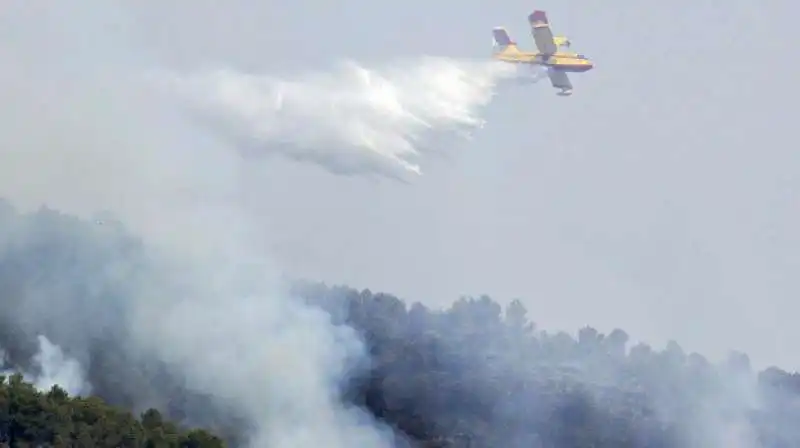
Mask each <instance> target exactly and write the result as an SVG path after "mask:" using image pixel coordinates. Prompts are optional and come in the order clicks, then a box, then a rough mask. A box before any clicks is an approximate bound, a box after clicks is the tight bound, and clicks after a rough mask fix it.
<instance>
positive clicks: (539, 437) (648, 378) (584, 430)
mask: <svg viewBox="0 0 800 448" xmlns="http://www.w3.org/2000/svg"><path fill="white" fill-rule="evenodd" d="M0 236H1V238H0V244H2V250H1V251H0V347H1V348H2V353H3V356H2V359H3V366H2V368H3V370H4V371H6V372H8V374H10V373H11V372H23V373H24V374H25V376H26V378H27V379H29V381H30V382H31V383H32V384H26V383H24V382H22V378H21V377H19V376H12V377H11V379H10V381H9V380H6V381H5V382H4V383H3V385H2V388H0V436H2V437H3V438H4V439H3V440H4V441H5V443H12V446H24V444H21V443H22V442H23V441H24V442H27V443H40V442H41V443H45V444H46V443H54V444H56V445H55V446H70V445H69V444H66V445H65V444H64V443H65V441H68V440H78V441H80V442H79V443H85V444H83V445H73V446H187V447H188V446H219V444H221V442H219V441H216V440H215V439H214V436H212V435H211V433H214V434H219V436H220V437H221V438H222V439H224V440H226V441H227V443H228V444H229V445H230V446H239V445H242V444H244V443H245V442H244V441H245V440H247V437H248V433H249V432H251V430H252V429H253V427H254V426H255V425H258V424H260V423H262V422H254V421H250V420H248V417H247V415H246V413H245V412H244V411H243V410H241V409H237V408H235V407H233V406H231V404H230V402H229V401H226V398H225V397H220V396H215V395H213V394H211V393H205V392H204V391H203V390H199V388H198V387H196V385H194V386H193V385H192V384H189V383H187V381H186V379H185V378H184V377H183V376H181V375H180V374H179V373H176V370H175V369H174V368H173V367H174V365H175V363H176V362H179V361H180V360H175V359H162V358H159V357H158V356H155V355H154V354H152V353H150V352H147V351H146V350H143V349H142V348H141V347H139V346H137V345H136V344H134V343H133V342H132V341H133V336H132V335H131V332H132V329H131V325H130V321H131V319H130V315H131V313H132V311H131V310H132V307H131V304H133V303H136V301H137V300H141V298H140V297H139V296H137V294H142V293H143V291H152V290H149V289H143V288H142V287H141V285H151V284H152V283H154V282H156V280H157V279H158V278H160V277H159V275H161V276H162V277H163V272H158V270H157V269H153V268H151V267H150V266H151V263H152V260H153V257H154V255H153V254H152V253H150V252H148V250H147V249H146V245H145V244H144V242H142V241H140V240H139V239H137V238H135V237H134V236H132V235H131V234H130V233H129V232H128V231H127V230H126V229H125V228H124V226H123V225H121V224H120V223H117V222H114V221H113V220H111V219H104V220H94V219H91V220H88V219H87V220H82V219H78V218H76V217H73V216H68V215H64V214H61V213H58V212H55V211H53V210H49V209H42V210H39V211H38V212H35V213H20V212H18V211H16V210H15V209H14V208H13V207H11V206H10V205H8V204H0ZM134 286H135V287H134ZM287 293H288V294H289V295H290V296H291V297H293V300H296V301H298V302H301V303H304V304H307V305H308V306H310V307H312V308H319V309H322V310H324V311H325V313H326V315H327V316H329V318H330V319H331V320H332V321H333V323H334V324H335V325H338V326H349V327H352V328H353V329H354V330H355V331H356V333H357V334H358V335H360V336H361V339H363V341H364V343H365V345H366V349H367V351H368V353H369V357H368V359H366V360H360V361H357V362H356V363H355V365H353V366H351V367H350V368H349V370H348V374H347V375H346V377H345V378H343V380H344V381H343V382H341V383H340V384H336V388H337V389H336V392H337V395H338V401H341V403H342V406H343V407H345V408H347V407H352V406H355V407H360V408H362V409H365V410H367V411H368V413H369V414H370V415H372V416H374V417H375V419H377V420H378V421H380V422H383V423H385V424H387V425H388V426H390V427H391V428H393V429H394V430H395V432H396V433H397V444H398V445H400V446H407V445H413V446H422V447H439V446H440V447H450V446H452V447H459V446H469V447H472V448H478V447H487V448H495V447H503V448H506V447H508V448H517V447H519V448H523V447H524V448H530V447H554V448H567V447H569V448H571V447H594V448H601V447H614V448H618V447H676V448H678V447H681V448H683V447H702V448H722V447H734V446H736V447H762V446H763V447H790V446H792V447H793V446H800V428H798V426H797V425H796V424H795V422H796V421H797V420H798V419H800V378H798V377H797V375H796V374H790V373H787V372H784V371H782V370H780V369H777V368H771V369H767V370H765V371H762V372H754V371H753V370H752V369H751V367H750V365H749V360H748V357H747V355H745V354H741V353H732V354H731V356H730V357H729V359H728V360H727V361H725V362H723V363H720V364H713V363H711V362H709V361H708V360H706V359H705V358H703V356H701V355H699V354H695V353H686V352H684V350H683V349H681V347H680V346H679V345H678V344H677V343H674V342H673V343H670V344H668V345H667V347H665V348H664V349H655V348H651V347H649V346H647V345H643V344H639V345H635V346H633V347H631V346H630V345H631V344H629V335H628V334H626V333H625V331H623V330H614V331H612V332H610V333H609V334H601V333H599V332H598V331H596V330H594V329H592V328H591V327H589V326H587V327H585V328H582V329H578V331H577V332H576V333H575V334H574V335H571V334H567V333H553V332H546V331H542V330H541V329H540V328H538V327H537V324H536V310H526V309H525V307H524V306H523V305H522V303H521V301H513V302H512V303H510V305H508V306H505V307H504V306H501V305H500V304H499V303H498V302H496V301H494V300H493V299H491V298H489V297H476V298H471V297H465V298H462V299H459V300H457V301H455V302H454V303H453V305H452V306H451V307H450V308H449V309H446V310H441V311H435V310H431V309H428V308H426V307H425V306H423V305H421V304H419V303H414V302H405V301H402V300H400V299H398V298H397V297H394V296H392V295H389V294H381V293H372V292H370V291H368V290H363V291H359V290H356V289H352V288H348V287H331V286H326V285H322V284H317V283H314V282H293V283H292V284H291V287H290V288H288V291H287ZM198 306H200V305H198ZM220 318H223V316H220ZM587 324H590V323H589V322H587ZM179 330H180V331H183V332H189V333H191V332H197V333H198V334H199V333H201V332H207V331H212V330H213V329H212V328H189V327H186V328H180V329H179ZM234 343H235V341H231V344H234ZM217 350H219V347H217ZM56 352H58V353H56ZM300 352H302V350H301V351H300ZM56 354H58V356H56ZM211 355H213V353H209V355H208V356H211ZM233 368H235V367H234V366H231V369H233ZM270 368H271V369H275V371H276V372H278V371H280V369H285V368H286V367H285V366H284V365H283V364H280V363H276V364H275V365H274V366H272V367H270ZM284 377H285V378H286V380H287V381H288V380H289V379H290V377H291V376H290V375H285V376H284ZM220 381H222V379H220ZM56 383H57V384H59V385H61V388H54V389H50V387H51V386H52V384H56ZM34 386H36V387H38V388H39V389H40V390H42V392H36V390H35V389H34ZM253 386H254V387H258V385H253ZM48 390H49V392H48ZM67 392H68V393H69V395H81V396H85V397H89V396H95V397H99V398H101V399H102V400H105V401H107V402H108V403H110V404H111V405H113V406H119V407H121V408H123V409H127V410H130V411H131V412H132V413H133V414H130V413H127V412H123V411H122V410H119V409H114V408H111V407H108V406H106V405H105V404H103V403H102V402H100V401H98V400H97V398H69V397H68V396H67ZM298 399H300V398H298ZM150 408H153V409H157V410H158V411H157V412H156V411H147V410H148V409H150ZM141 414H144V418H143V421H137V420H136V419H135V417H134V415H141ZM162 414H163V415H164V418H169V419H173V420H174V421H175V424H172V423H166V422H164V421H162V418H161V417H160V415H162ZM191 427H204V428H207V429H208V431H209V432H208V433H206V432H199V431H194V432H187V431H189V429H188V428H191ZM179 428H182V429H179ZM158 438H160V439H161V440H167V439H171V440H172V441H173V442H172V444H171V445H160V444H159V443H158V441H157V440H156V439H158ZM89 439H91V440H92V441H93V442H92V443H94V445H92V444H90V442H88V440H89ZM147 440H150V441H153V442H154V443H155V444H152V445H147V444H146V441H147ZM201 441H203V442H202V443H201ZM14 443H16V445H14ZM59 443H60V444H61V445H59Z"/></svg>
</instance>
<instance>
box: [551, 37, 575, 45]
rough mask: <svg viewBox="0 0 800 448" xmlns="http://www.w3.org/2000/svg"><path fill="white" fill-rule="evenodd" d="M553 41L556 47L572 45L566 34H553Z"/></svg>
mask: <svg viewBox="0 0 800 448" xmlns="http://www.w3.org/2000/svg"><path fill="white" fill-rule="evenodd" d="M553 42H555V44H556V46H557V47H567V48H569V47H570V46H572V42H571V41H570V40H569V38H568V37H566V36H555V37H553Z"/></svg>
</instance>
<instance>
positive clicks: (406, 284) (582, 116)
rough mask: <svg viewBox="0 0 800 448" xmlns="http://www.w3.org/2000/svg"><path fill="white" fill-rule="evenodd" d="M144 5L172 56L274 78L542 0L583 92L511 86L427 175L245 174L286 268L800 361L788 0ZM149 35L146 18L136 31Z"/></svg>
mask: <svg viewBox="0 0 800 448" xmlns="http://www.w3.org/2000/svg"><path fill="white" fill-rule="evenodd" d="M152 5H153V6H143V5H142V4H141V3H140V5H139V6H136V9H137V13H138V14H139V15H138V20H139V23H138V24H134V25H132V26H133V27H134V28H135V29H137V30H146V31H145V32H143V33H141V34H139V37H140V38H141V39H142V40H143V41H144V42H147V43H148V45H150V49H151V50H153V51H156V50H155V49H156V48H158V50H157V53H158V54H159V57H160V59H161V61H162V63H165V64H169V65H172V66H174V67H175V68H181V67H185V68H189V67H196V66H198V65H203V64H207V63H209V62H214V63H226V64H230V65H231V66H232V67H238V68H242V69H247V70H257V71H262V72H265V73H292V72H294V71H304V70H325V69H326V67H328V66H329V64H331V63H333V62H335V61H337V60H340V59H342V58H351V59H356V60H359V61H362V62H363V63H364V64H365V65H368V66H369V65H376V66H377V65H380V64H381V63H383V62H385V61H388V60H391V59H394V58H398V57H412V56H415V55H420V54H427V55H442V56H449V57H470V58H475V57H483V56H487V57H488V55H489V51H490V42H491V41H490V38H491V33H490V31H491V28H492V27H493V26H496V25H505V26H506V27H508V29H509V30H510V31H511V33H512V35H513V36H514V37H515V38H516V39H517V40H518V41H519V42H520V44H521V45H523V46H529V47H531V46H532V45H533V44H532V41H531V40H530V37H529V34H528V29H527V23H526V16H527V14H528V13H529V12H530V11H531V10H532V9H534V8H540V9H545V10H547V12H548V14H549V17H550V20H551V24H552V26H553V27H554V30H555V32H556V33H557V34H566V35H567V36H569V37H570V38H572V41H573V45H574V49H575V50H576V51H579V52H582V53H585V54H587V55H588V56H590V57H591V58H592V59H593V60H594V61H595V64H596V68H595V70H593V71H591V72H588V73H585V74H582V75H577V76H573V77H572V79H573V84H574V86H575V93H574V95H573V96H572V97H570V98H561V97H557V96H556V95H554V91H553V89H551V88H550V87H549V86H548V85H546V83H541V84H538V85H535V86H528V87H520V88H519V89H518V91H517V92H515V93H514V95H501V96H500V97H498V98H496V100H495V101H494V102H493V103H492V104H491V106H490V107H489V108H488V110H487V113H486V118H487V120H488V125H487V127H486V128H485V129H483V130H482V131H481V132H479V133H477V134H476V139H475V141H474V142H472V143H471V144H468V145H464V146H463V148H461V149H460V150H459V152H457V153H456V154H455V155H454V157H453V158H452V160H451V161H450V162H449V163H442V162H440V161H436V160H430V161H424V162H423V168H424V169H425V171H426V175H425V176H424V177H423V178H421V179H420V180H419V181H418V182H416V183H415V184H414V185H410V186H409V185H400V184H394V183H391V182H381V183H378V184H375V183H370V182H367V181H364V180H359V179H353V178H340V177H334V176H331V175H329V174H326V173H324V172H322V171H320V170H319V169H318V168H316V167H306V166H299V165H297V164H295V163H293V162H286V161H282V160H279V159H270V161H269V162H268V163H265V164H264V165H262V166H254V167H252V172H251V173H250V174H251V176H250V177H248V178H247V179H245V181H246V182H249V183H250V187H251V188H252V190H251V191H252V197H251V200H252V204H253V207H254V210H256V212H257V215H258V216H259V219H262V220H263V225H264V228H265V229H266V230H265V233H266V238H267V240H268V243H269V247H270V248H271V250H272V252H273V253H274V254H275V256H276V258H277V259H278V261H279V263H280V264H281V265H282V266H283V267H284V268H285V269H286V270H287V271H288V272H290V273H292V274H296V275H302V276H306V277H310V278H315V279H322V280H326V281H329V282H335V283H348V284H351V285H353V286H356V287H369V288H370V289H372V290H384V291H388V292H392V293H395V294H398V295H400V296H401V297H403V298H407V299H411V300H421V301H423V302H425V303H427V304H431V305H446V304H448V303H450V302H452V301H453V300H454V299H456V298H457V297H458V295H460V294H473V295H477V294H481V293H487V294H490V295H492V296H493V297H495V298H497V299H498V300H501V301H506V300H508V299H510V298H514V297H522V298H523V299H524V302H525V303H526V304H527V305H528V307H529V309H530V312H531V315H532V317H533V318H534V319H535V320H536V321H537V322H538V323H539V324H540V325H541V326H542V327H544V328H546V329H564V330H568V331H574V330H576V329H577V328H578V327H579V326H582V325H585V324H590V325H593V326H595V327H597V328H599V329H601V330H603V331H609V330H610V329H612V328H613V327H621V328H624V329H626V330H628V331H629V333H630V334H631V335H632V337H633V338H634V339H636V340H645V341H648V342H652V343H654V344H656V345H663V343H664V342H665V341H666V340H667V339H669V338H674V339H676V340H677V341H678V342H679V343H681V345H683V346H684V347H685V348H686V349H688V350H697V351H700V352H702V353H704V354H709V355H712V356H718V355H720V354H722V353H724V352H725V351H726V350H728V349H739V350H743V351H746V352H748V353H749V354H751V356H752V357H753V359H754V361H756V362H757V363H759V364H762V363H780V364H782V365H784V366H786V367H789V368H798V367H800V356H798V354H797V353H796V351H795V350H793V348H794V347H793V346H794V344H793V340H796V339H798V338H800V326H797V325H796V324H795V318H794V313H795V312H797V311H798V310H800V306H798V305H797V300H796V297H797V296H798V293H800V276H798V275H796V272H798V268H799V267H800V259H799V258H798V257H800V255H799V254H800V237H798V230H797V229H798V228H800V210H798V200H797V198H798V194H797V191H798V188H800V178H798V175H797V174H796V173H797V166H798V162H800V155H798V150H797V148H796V147H795V146H796V144H795V143H794V141H792V140H791V139H792V137H793V135H794V134H793V132H792V127H793V126H794V125H795V123H794V122H795V121H796V118H795V116H796V107H797V106H796V104H797V103H798V88H797V87H796V85H795V83H794V81H795V80H796V79H797V77H798V76H797V75H798V74H800V73H799V72H800V64H798V62H797V61H796V57H795V54H796V42H800V31H798V29H797V27H796V26H795V25H794V23H793V21H792V20H791V19H793V18H794V17H796V16H797V14H798V13H800V6H797V5H796V4H795V3H793V2H788V1H779V0H773V1H764V2H753V1H743V0H731V1H727V2H720V1H716V0H715V1H711V0H700V1H697V0H693V1H689V0H676V1H671V2H634V1H625V0H623V1H619V2H613V3H612V2H608V1H599V0H592V1H577V0H570V1H564V0H561V1H555V0H550V1H544V0H543V1H541V2H539V3H537V4H533V3H531V2H528V1H521V0H509V1H506V2H502V3H496V2H488V1H485V0H481V1H479V0H459V1H455V0H439V1H435V2H430V1H421V0H406V1H403V2H395V3H386V2H347V3H338V4H337V3H336V2H329V1H323V0H296V1H292V2H280V3H279V2H271V3H270V2H256V1H252V0H247V1H245V0H229V1H226V2H225V3H224V6H222V5H223V4H222V3H220V2H219V1H216V0H214V1H212V0H193V1H188V0H187V1H177V0H175V1H171V2H153V3H152ZM137 34H138V32H137Z"/></svg>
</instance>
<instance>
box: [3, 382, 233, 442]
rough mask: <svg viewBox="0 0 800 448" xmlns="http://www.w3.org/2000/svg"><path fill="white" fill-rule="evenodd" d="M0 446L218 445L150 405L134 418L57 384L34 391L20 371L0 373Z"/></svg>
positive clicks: (206, 433)
mask: <svg viewBox="0 0 800 448" xmlns="http://www.w3.org/2000/svg"><path fill="white" fill-rule="evenodd" d="M0 446H6V447H15V448H16V447H54V448H68V447H81V448H91V447H117V448H122V447H125V448H139V447H142V448H144V447H164V448H168V447H174V448H178V447H179V448H221V447H224V446H225V445H224V444H223V443H222V440H221V439H219V438H218V437H216V436H214V435H213V434H210V433H208V432H206V431H204V430H202V429H193V430H188V431H187V430H181V429H179V428H178V426H177V425H175V424H174V423H172V422H169V421H166V420H165V419H164V418H163V417H162V415H161V413H160V412H159V411H157V410H155V409H150V410H148V411H146V412H145V413H143V414H142V415H141V417H140V418H139V419H137V418H136V417H135V416H134V415H133V414H131V413H130V412H128V411H127V410H124V409H119V408H115V407H112V406H109V405H107V404H106V403H105V402H103V401H102V400H101V399H99V398H97V397H87V398H81V397H70V396H69V395H68V394H67V392H66V391H64V390H63V389H62V388H60V387H59V386H53V387H52V388H51V389H50V390H49V391H47V392H40V391H38V390H36V388H35V387H34V386H33V385H32V384H30V383H28V382H26V381H24V379H23V376H22V375H21V374H13V375H11V376H10V377H6V376H1V375H0Z"/></svg>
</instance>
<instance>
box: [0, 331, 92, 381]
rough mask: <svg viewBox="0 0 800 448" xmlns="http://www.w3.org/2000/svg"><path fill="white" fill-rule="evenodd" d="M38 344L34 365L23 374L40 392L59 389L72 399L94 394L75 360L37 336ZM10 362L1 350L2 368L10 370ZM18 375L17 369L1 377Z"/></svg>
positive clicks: (45, 339) (0, 362)
mask: <svg viewBox="0 0 800 448" xmlns="http://www.w3.org/2000/svg"><path fill="white" fill-rule="evenodd" d="M37 342H38V344H39V350H38V351H37V352H36V354H35V355H34V356H33V359H32V363H31V364H32V365H31V366H30V367H29V369H28V370H27V371H22V372H20V373H22V376H23V378H24V379H25V381H28V382H30V383H31V384H33V385H34V387H36V389H38V390H39V391H41V392H47V391H49V390H50V389H51V388H52V387H53V386H58V387H60V388H61V389H63V390H64V391H66V392H67V393H68V394H70V395H71V396H76V395H85V394H88V393H91V390H92V388H91V385H90V384H89V383H88V382H86V379H85V378H84V371H83V368H82V367H81V365H80V363H79V362H78V361H77V360H76V359H73V358H70V357H68V356H66V355H65V354H64V352H63V351H62V350H61V347H59V346H58V345H55V344H53V343H52V342H50V340H49V339H48V338H47V337H45V336H43V335H39V336H37ZM7 362H8V361H7V359H6V353H5V351H4V350H2V349H0V368H5V367H8V366H6V364H7ZM16 372H17V370H16V369H9V370H6V371H4V372H2V375H3V376H9V375H12V374H14V373H16Z"/></svg>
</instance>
